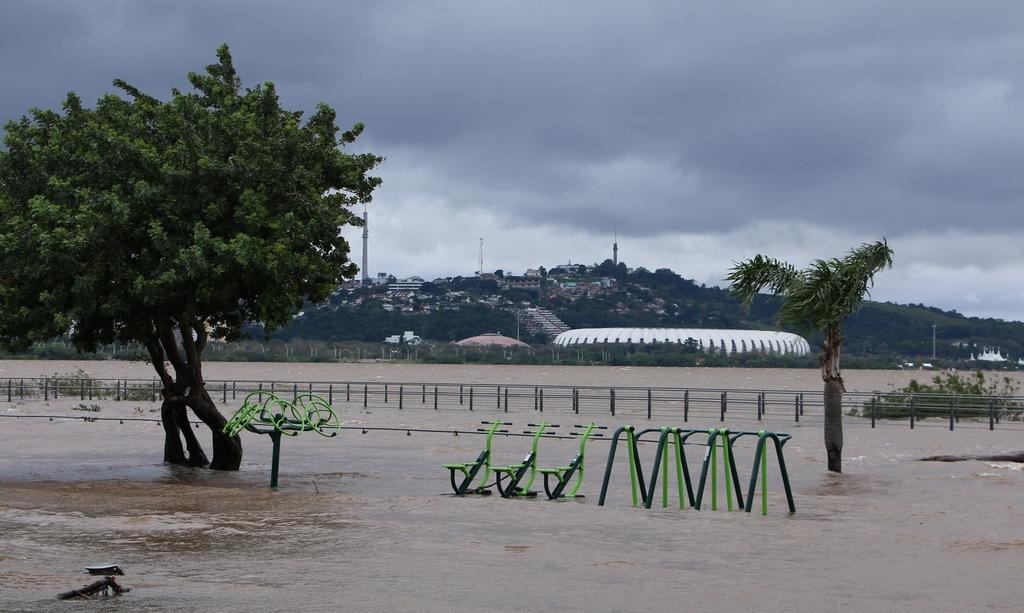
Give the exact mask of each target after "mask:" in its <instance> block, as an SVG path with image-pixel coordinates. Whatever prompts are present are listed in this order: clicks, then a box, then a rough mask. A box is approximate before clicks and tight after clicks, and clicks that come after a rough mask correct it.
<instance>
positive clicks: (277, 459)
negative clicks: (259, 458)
mask: <svg viewBox="0 0 1024 613" xmlns="http://www.w3.org/2000/svg"><path fill="white" fill-rule="evenodd" d="M268 434H269V435H270V441H271V442H272V443H273V444H274V451H273V453H272V455H271V459H270V487H277V470H278V467H279V466H280V464H281V433H280V432H279V431H277V430H273V431H271V432H269V433H268Z"/></svg>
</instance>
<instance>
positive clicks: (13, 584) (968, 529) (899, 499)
mask: <svg viewBox="0 0 1024 613" xmlns="http://www.w3.org/2000/svg"><path fill="white" fill-rule="evenodd" d="M26 364H31V363H25V364H18V363H12V362H4V363H2V364H0V366H2V368H3V369H5V370H6V371H7V372H2V373H0V378H3V377H6V376H8V373H10V372H13V371H14V369H16V368H24V367H25V365H26ZM42 364H43V365H44V366H45V368H44V369H43V370H42V371H41V372H38V373H37V374H52V373H53V372H55V371H56V369H55V365H54V363H52V362H50V363H42ZM83 364H84V365H85V366H84V367H86V368H87V369H88V367H90V366H95V365H96V364H99V365H101V366H102V367H103V368H107V367H109V366H111V365H113V366H123V365H122V364H118V363H94V362H88V363H83ZM63 366H65V365H62V366H61V367H63ZM219 366H221V365H219V364H213V365H211V371H212V372H211V375H210V376H211V377H214V376H222V377H225V378H227V377H229V376H242V375H240V374H239V373H241V372H245V373H250V372H254V371H253V369H252V367H250V366H249V365H228V366H224V368H225V370H224V371H223V372H224V374H221V373H219V372H217V371H216V368H217V367H219ZM360 366H362V365H360ZM365 367H366V368H367V370H365V371H361V372H359V373H358V374H353V375H351V376H349V375H347V374H346V375H341V376H339V377H338V378H341V379H350V380H356V379H359V378H366V379H369V378H370V377H376V376H380V377H385V378H387V379H388V380H394V381H400V380H403V379H404V380H408V381H430V380H437V381H458V380H459V379H458V378H457V377H459V376H464V377H467V379H465V380H467V381H470V380H482V381H488V382H494V381H509V380H520V381H521V382H524V383H533V382H539V378H540V377H542V376H546V377H550V378H551V379H555V380H550V381H548V382H551V383H563V382H565V383H576V384H580V385H585V384H588V382H590V381H598V382H599V383H598V384H604V383H606V382H607V381H608V380H609V378H611V377H615V376H622V377H628V378H629V380H631V381H642V383H638V385H644V384H647V385H659V384H665V383H659V382H658V381H660V380H661V379H660V378H661V377H664V378H666V379H679V378H683V377H686V376H689V375H688V373H684V372H665V371H672V370H674V369H634V371H627V372H629V374H622V373H623V371H621V369H620V370H618V371H615V370H613V369H598V370H599V371H600V372H598V371H593V370H590V369H581V368H574V369H570V372H568V373H566V372H563V371H562V370H561V369H547V370H543V369H540V370H536V369H525V370H521V369H504V370H503V369H501V368H498V367H495V368H493V369H488V370H487V372H481V371H473V370H472V369H462V370H457V369H456V370H449V369H440V370H439V371H435V370H433V369H427V370H418V369H415V368H413V369H411V370H401V371H396V370H382V371H381V372H375V371H374V370H373V369H375V368H378V365H365ZM258 368H273V369H274V371H273V372H274V376H275V377H276V378H279V379H283V378H284V376H285V375H287V376H290V377H292V378H293V379H296V380H303V381H305V380H329V379H332V378H334V375H333V374H332V372H333V371H320V370H317V369H319V368H338V366H336V365H335V366H330V367H328V366H323V365H316V368H314V369H312V370H310V368H311V367H310V366H309V365H277V366H266V365H260V366H258ZM403 368H406V369H408V368H409V367H403ZM231 369H236V370H231ZM636 370H640V372H639V373H637V372H636ZM680 370H686V369H680ZM90 372H92V373H93V374H94V375H95V376H125V373H124V372H123V371H122V370H117V371H116V374H115V373H114V372H110V373H109V374H107V373H106V372H105V371H99V370H90ZM140 372H141V371H140ZM267 372H269V371H267ZM346 372H348V371H346ZM615 372H619V373H620V374H618V375H616V374H614V373H615ZM702 372H712V373H713V376H714V377H721V378H722V379H721V381H722V382H723V383H728V385H725V384H723V385H718V384H717V383H709V382H707V380H705V382H704V383H700V384H698V383H690V385H705V386H708V387H714V386H721V387H742V385H741V384H742V382H743V381H745V380H748V379H745V378H746V377H749V378H750V379H749V380H751V381H754V382H755V385H753V387H759V385H758V384H759V383H760V382H762V381H776V380H779V378H780V377H783V378H784V377H797V376H802V377H807V378H809V379H810V380H811V381H813V376H814V375H815V373H813V372H811V371H808V372H804V373H802V374H801V371H797V372H796V373H793V372H788V373H787V372H786V371H781V372H780V371H771V372H764V371H744V370H734V371H732V375H733V377H734V378H733V379H731V380H729V381H726V380H727V379H728V376H727V375H728V374H729V373H727V372H725V371H702ZM460 373H461V374H460ZM545 373H547V374H545ZM854 374H855V373H854V372H852V371H851V374H850V375H848V377H849V379H850V380H854V377H853V375H854ZM11 376H31V374H30V373H29V372H26V371H18V374H15V375H11ZM129 376H130V375H129ZM140 376H142V375H141V374H140ZM145 376H148V375H145ZM261 376H266V375H261ZM473 377H480V378H479V379H472V378H473ZM887 377H895V375H894V374H893V373H885V374H882V375H880V379H877V380H873V381H871V382H869V383H867V384H866V385H872V386H873V385H876V384H877V385H879V386H881V387H882V388H883V389H885V385H884V384H885V383H886V381H882V380H881V379H884V378H887ZM267 378H269V377H267ZM715 381H718V379H716V380H715ZM794 381H796V380H795V379H792V378H791V379H789V380H788V382H787V385H780V386H778V387H789V388H792V389H799V387H798V386H796V384H795V383H794ZM894 382H895V381H894ZM808 385H809V386H810V385H811V384H810V383H808ZM814 385H815V386H816V385H818V384H817V383H816V382H815V383H814ZM809 389H816V388H815V387H810V388H809ZM74 404H75V403H72V402H69V401H60V402H50V403H48V404H41V403H25V404H19V403H17V402H13V403H11V404H10V405H6V404H2V403H0V412H2V413H3V414H5V415H8V416H11V415H22V416H25V417H23V418H21V419H17V418H14V417H5V418H3V419H0V434H2V435H3V439H2V440H3V441H4V443H3V446H2V448H0V610H3V611H48V610H60V611H67V610H69V609H73V610H76V611H78V610H83V611H84V610H90V611H93V610H96V611H140V610H154V611H178V610H180V611H186V610H187V611H195V610H217V609H219V610H224V611H285V610H288V611H295V610H301V611H328V610H331V611H336V610H348V611H466V612H469V611H526V610H532V611H549V610H566V611H624V610H630V611H640V610H648V611H660V610H669V609H677V608H681V607H699V608H701V609H704V610H711V611H735V610H758V611H794V610H796V611H829V610H839V609H842V610H850V611H921V610H932V611H977V610H994V611H1000V610H1006V611H1014V610H1020V609H1021V608H1022V607H1024V604H1022V603H1021V598H1022V596H1024V591H1022V590H1021V587H1020V575H1021V571H1022V569H1024V510H1022V505H1021V501H1022V500H1024V473H1022V471H1021V465H1019V464H1012V463H989V462H978V461H972V462H962V463H953V464H946V463H923V462H918V461H916V459H915V458H918V457H920V456H922V455H928V454H933V453H977V452H980V451H988V450H994V451H1012V450H1020V449H1024V436H1022V434H1021V431H1020V430H1015V429H1011V428H1006V429H996V431H994V432H990V431H988V430H987V424H985V426H986V427H976V428H971V427H967V426H965V427H963V428H959V429H958V430H957V431H955V432H949V431H948V430H947V429H946V428H944V427H941V425H942V424H937V425H929V424H924V425H923V427H918V428H917V429H915V430H913V431H911V430H909V429H908V428H906V426H905V425H893V424H888V425H883V426H881V427H879V428H877V429H874V430H872V429H870V428H869V427H867V426H866V425H865V424H864V422H859V421H855V420H848V422H847V434H846V436H847V440H846V449H845V457H846V464H845V468H846V472H844V473H843V474H842V475H832V474H828V473H827V472H826V471H825V470H824V453H823V450H822V445H821V426H820V423H805V422H801V423H800V424H795V423H789V422H786V423H782V422H779V423H777V424H772V425H771V426H770V427H773V428H776V429H779V430H786V431H789V432H791V433H792V434H793V440H792V441H791V442H790V443H789V444H788V445H787V446H786V460H787V462H788V464H789V470H790V475H791V477H792V479H793V488H794V492H795V496H796V505H797V512H796V514H794V515H789V514H788V513H787V512H786V511H787V509H786V504H785V497H784V496H783V494H782V490H781V487H780V483H779V478H778V474H777V471H776V470H775V467H774V463H773V465H772V471H771V474H770V485H769V490H770V492H771V495H770V498H769V507H770V508H769V514H768V515H767V516H761V515H757V514H751V515H747V514H745V513H738V512H732V513H729V512H728V511H726V510H724V509H722V510H718V511H711V510H710V509H705V510H702V511H693V510H690V509H686V510H679V509H677V508H668V509H662V508H655V509H652V510H643V509H636V508H632V507H631V505H630V495H629V485H628V474H627V472H626V469H625V466H624V464H623V463H622V462H619V463H617V464H616V468H615V471H614V472H613V475H612V477H613V479H612V487H611V489H610V492H609V497H608V504H607V505H606V506H604V507H598V506H597V504H596V501H597V494H598V491H599V487H600V476H601V473H602V471H603V469H604V467H605V462H606V454H607V451H608V443H607V442H605V441H600V440H596V441H593V442H592V443H591V445H590V447H589V448H588V463H587V467H588V468H587V474H586V480H585V482H584V485H583V489H582V490H581V491H582V492H583V493H584V494H586V497H585V498H582V499H578V500H571V501H559V502H549V501H547V500H545V499H543V496H541V497H540V498H537V499H516V500H502V499H499V498H497V497H496V496H492V497H466V498H454V497H452V496H449V495H446V494H447V492H448V491H450V489H449V486H448V482H447V481H448V476H447V472H446V471H444V470H443V469H441V467H440V465H441V464H442V463H444V462H451V461H461V460H470V459H472V458H473V457H475V456H476V454H477V452H478V451H479V449H480V448H481V446H482V444H483V440H482V437H480V436H474V435H472V434H469V433H468V431H472V430H475V428H476V427H478V426H479V421H480V420H481V419H487V418H491V417H496V416H497V414H493V415H492V414H490V413H487V412H485V411H480V412H476V413H474V414H473V415H469V414H468V413H466V412H453V411H439V412H434V411H428V410H406V411H404V412H403V413H401V414H399V413H398V412H397V411H383V410H380V409H369V410H367V409H363V408H362V407H360V406H353V407H348V406H340V407H339V409H340V410H341V411H342V415H343V419H344V421H345V423H346V424H348V425H355V426H360V425H365V426H367V427H368V428H372V427H383V426H387V427H397V428H408V429H409V433H408V434H406V432H404V431H389V432H385V431H378V430H369V431H368V432H367V433H366V434H362V433H361V431H360V430H346V431H345V432H343V433H342V435H341V436H339V437H336V438H323V437H319V436H316V435H315V434H304V435H302V436H300V437H296V438H293V439H287V440H285V441H284V442H283V445H282V460H281V486H280V487H279V488H278V489H277V490H276V491H271V490H270V489H269V488H268V487H267V484H268V479H269V464H270V445H269V442H268V440H267V439H266V437H261V436H258V435H254V434H249V433H246V434H243V437H244V444H245V449H246V452H245V458H244V461H243V466H242V470H240V471H238V472H235V473H213V472H210V471H205V470H195V469H182V468H175V467H168V466H164V465H163V464H162V463H161V462H160V458H161V444H162V430H161V429H160V428H159V427H158V426H157V425H156V424H154V423H148V422H132V421H126V422H125V423H123V424H122V423H119V422H118V421H116V420H115V421H96V422H86V421H84V420H75V421H71V420H60V419H57V420H55V421H49V420H48V419H46V418H44V419H36V418H29V417H27V416H28V415H35V414H44V413H49V414H54V415H76V416H77V415H79V414H80V413H79V412H75V411H73V410H72V409H73V408H74ZM98 404H100V405H101V407H100V408H101V410H100V411H99V412H98V413H96V414H95V415H97V416H104V417H120V416H124V417H135V416H138V415H149V408H150V406H149V405H141V406H134V405H132V404H130V403H129V404H125V403H113V402H105V403H98ZM501 417H507V418H508V419H509V420H510V421H513V422H514V423H515V424H516V425H515V429H519V427H520V426H522V427H524V428H525V427H526V426H525V424H526V423H528V422H530V421H534V420H535V419H536V418H537V415H536V414H535V413H534V412H532V411H522V412H512V413H509V414H503V415H501ZM546 417H547V418H548V419H549V420H551V421H560V422H561V424H562V427H561V429H562V430H565V429H566V427H567V426H568V425H570V424H572V423H575V422H573V421H572V420H573V417H574V416H570V415H558V414H550V415H546ZM556 418H557V419H556ZM626 419H631V418H621V417H620V418H615V419H613V418H610V417H607V418H604V419H603V420H602V422H603V423H606V424H607V425H609V426H616V425H618V424H620V423H622V422H623V421H625V420H626ZM642 425H644V426H646V425H647V424H642ZM654 425H660V424H654ZM706 425H708V426H716V425H718V424H717V423H708V424H706ZM727 425H728V426H729V427H731V428H733V429H742V428H757V427H759V426H758V424H756V423H746V422H741V421H732V422H729V423H727ZM421 428H436V429H441V430H448V431H461V432H460V435H459V436H454V434H453V433H450V432H449V433H438V434H427V433H422V432H416V431H415V430H416V429H421ZM201 438H202V440H207V439H206V435H205V434H203V435H202V436H201ZM741 441H742V439H741ZM528 447H529V441H528V440H527V439H523V438H502V437H499V438H497V439H496V440H495V444H494V454H495V461H496V462H497V463H499V464H505V463H511V462H514V461H517V460H519V459H521V458H522V456H523V455H524V454H525V452H526V450H527V448H528ZM642 447H643V448H642V450H641V452H642V454H643V456H644V462H645V463H647V464H649V463H650V459H651V457H652V454H653V448H652V447H651V446H650V445H644V446H642ZM700 451H701V450H700V449H698V448H692V449H690V450H688V452H687V453H688V457H689V458H690V463H691V464H693V465H696V464H698V462H699V459H700V457H701V453H700ZM574 452H575V443H574V441H571V440H545V441H542V444H541V448H540V459H541V464H547V465H557V464H563V463H565V462H566V461H567V460H568V459H569V458H570V457H571V456H572V455H573V453H574ZM620 455H621V454H620ZM751 456H752V449H751V447H750V445H749V443H741V444H740V445H739V449H738V451H737V458H738V460H739V462H740V464H739V466H740V470H741V474H742V475H743V476H744V477H745V476H746V475H748V474H749V472H750V460H751ZM672 493H673V495H674V489H673V490H672ZM659 503H660V501H659ZM97 562H115V563H119V564H122V565H123V566H124V567H125V568H126V569H127V575H126V576H125V577H124V580H123V581H122V582H123V583H125V584H127V585H128V586H130V587H131V588H132V592H130V593H129V594H126V595H123V596H120V597H117V598H110V599H108V600H105V601H102V602H89V603H59V602H56V601H54V600H53V597H54V595H56V594H57V593H58V592H61V591H64V590H67V589H70V588H72V587H79V586H81V585H84V584H85V583H87V582H88V578H87V577H86V576H85V575H83V574H82V567H83V566H85V565H86V564H91V563H97Z"/></svg>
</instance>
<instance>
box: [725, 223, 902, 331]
mask: <svg viewBox="0 0 1024 613" xmlns="http://www.w3.org/2000/svg"><path fill="white" fill-rule="evenodd" d="M891 266H892V249H891V248H890V247H889V245H888V244H887V243H886V241H885V239H882V240H881V241H879V242H876V243H866V244H864V245H861V246H860V247H858V248H857V249H854V250H852V251H851V252H850V253H849V254H847V255H846V257H844V258H842V259H838V258H832V259H827V260H815V261H814V262H812V263H811V265H810V266H808V267H807V268H805V269H803V270H796V269H795V268H793V267H792V266H791V265H789V264H786V263H784V262H779V261H778V260H773V259H770V258H765V257H764V256H761V255H757V256H755V257H753V258H751V259H750V260H747V261H745V262H741V263H738V264H736V266H734V267H733V268H732V270H731V271H730V274H729V276H728V277H727V278H728V279H729V281H731V282H732V286H731V287H730V291H731V292H732V293H733V294H734V295H736V296H738V297H740V298H741V299H742V300H743V304H744V306H746V307H748V308H749V306H750V304H751V302H752V301H753V298H754V296H755V295H756V294H757V293H758V292H759V291H761V290H762V289H767V290H769V291H771V292H772V293H774V294H778V295H780V296H781V297H782V299H783V301H782V305H781V307H780V308H779V313H778V320H779V322H780V323H782V324H784V325H788V326H792V327H794V328H797V329H799V330H801V331H803V332H810V331H815V330H825V329H828V328H830V327H833V326H836V325H838V324H839V323H840V322H842V321H843V320H844V319H846V318H847V317H849V316H850V315H851V314H853V313H854V312H855V311H856V310H857V309H858V308H859V307H860V305H861V304H862V303H863V302H864V300H865V298H866V297H867V295H868V290H869V289H870V287H871V285H872V284H873V282H874V275H875V274H876V273H878V272H879V271H881V270H883V269H885V268H889V267H891Z"/></svg>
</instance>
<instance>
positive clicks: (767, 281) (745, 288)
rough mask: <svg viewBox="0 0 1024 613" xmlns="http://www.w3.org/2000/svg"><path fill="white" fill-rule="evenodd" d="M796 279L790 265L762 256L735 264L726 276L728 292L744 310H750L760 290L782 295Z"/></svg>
mask: <svg viewBox="0 0 1024 613" xmlns="http://www.w3.org/2000/svg"><path fill="white" fill-rule="evenodd" d="M797 278H798V272H797V270H796V268H794V267H793V265H792V264H789V263H787V262H783V261H780V260H775V259H772V258H766V257H764V256H762V255H756V256H754V257H753V258H751V259H749V260H744V261H742V262H735V263H734V266H733V267H732V269H730V271H729V274H728V275H727V276H726V279H727V280H728V281H729V291H730V292H731V293H732V295H734V296H736V297H737V298H739V299H740V300H741V301H742V302H743V306H744V307H745V308H750V305H751V304H753V302H754V297H755V296H757V294H758V293H759V292H760V291H761V290H764V289H767V290H768V291H770V292H771V293H773V294H784V293H786V292H787V291H788V289H789V288H790V286H791V285H792V284H793V283H794V281H795V280H796V279H797Z"/></svg>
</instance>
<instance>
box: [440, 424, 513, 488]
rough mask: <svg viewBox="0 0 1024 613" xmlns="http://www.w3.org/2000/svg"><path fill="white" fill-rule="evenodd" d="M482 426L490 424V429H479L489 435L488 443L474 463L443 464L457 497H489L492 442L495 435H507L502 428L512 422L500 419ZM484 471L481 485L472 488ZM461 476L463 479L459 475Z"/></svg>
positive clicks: (506, 431) (478, 429)
mask: <svg viewBox="0 0 1024 613" xmlns="http://www.w3.org/2000/svg"><path fill="white" fill-rule="evenodd" d="M480 423H482V424H490V426H491V427H490V428H487V429H484V428H477V431H478V432H486V433H487V443H486V444H485V446H484V449H483V451H481V452H480V455H478V456H477V457H476V459H475V460H473V461H472V462H454V463H452V464H442V467H443V468H447V469H448V471H449V475H450V480H451V483H452V490H453V491H454V492H455V495H456V496H464V495H466V494H483V495H489V494H490V493H491V492H490V489H489V488H490V487H491V486H490V485H487V478H488V477H490V474H491V441H492V440H493V439H494V435H495V434H499V433H500V434H507V433H508V430H502V429H501V428H502V426H511V425H512V424H511V423H510V422H505V421H501V420H499V419H496V420H494V421H493V422H488V421H482V422H480ZM481 468H482V469H483V471H484V472H483V476H481V477H480V480H479V483H480V485H477V486H475V487H470V486H471V485H472V483H473V481H474V480H475V479H476V476H477V475H478V474H479V473H480V469H481ZM460 474H461V478H459V477H458V476H457V475H460Z"/></svg>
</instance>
